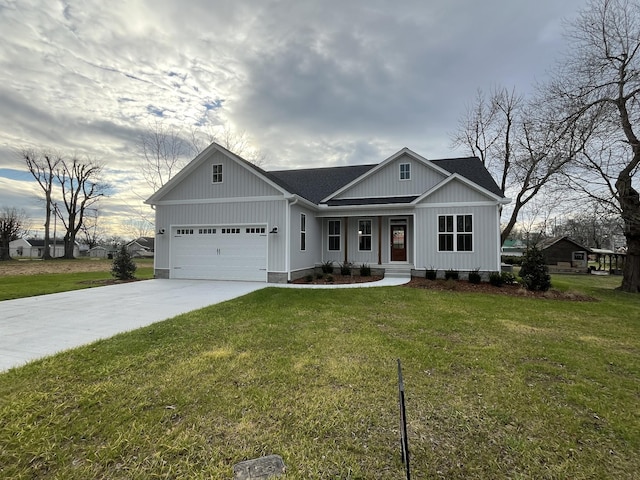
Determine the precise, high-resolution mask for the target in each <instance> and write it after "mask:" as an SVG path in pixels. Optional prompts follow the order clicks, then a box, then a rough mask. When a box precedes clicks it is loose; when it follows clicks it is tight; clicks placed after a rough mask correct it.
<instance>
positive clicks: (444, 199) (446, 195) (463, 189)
mask: <svg viewBox="0 0 640 480" xmlns="http://www.w3.org/2000/svg"><path fill="white" fill-rule="evenodd" d="M488 200H489V199H488V197H487V196H486V195H484V194H482V193H480V192H479V191H477V190H473V189H472V188H470V187H468V186H467V185H465V184H464V183H462V182H460V181H459V180H452V181H451V182H449V183H447V184H446V185H445V186H443V187H442V188H439V189H438V190H437V191H435V192H433V193H432V194H431V195H429V197H428V201H429V203H472V202H487V201H488Z"/></svg>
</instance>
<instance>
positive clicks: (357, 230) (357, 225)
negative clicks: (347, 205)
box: [356, 217, 373, 252]
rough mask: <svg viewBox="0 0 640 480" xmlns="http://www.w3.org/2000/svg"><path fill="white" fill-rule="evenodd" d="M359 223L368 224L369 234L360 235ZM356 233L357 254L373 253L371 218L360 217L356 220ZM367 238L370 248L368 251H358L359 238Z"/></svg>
mask: <svg viewBox="0 0 640 480" xmlns="http://www.w3.org/2000/svg"><path fill="white" fill-rule="evenodd" d="M360 222H369V230H370V232H369V233H368V234H365V235H363V234H361V233H360ZM356 227H357V228H356V233H357V237H358V252H373V218H371V217H361V218H358V223H357V224H356ZM361 236H362V237H369V239H370V247H369V250H361V249H360V237H361Z"/></svg>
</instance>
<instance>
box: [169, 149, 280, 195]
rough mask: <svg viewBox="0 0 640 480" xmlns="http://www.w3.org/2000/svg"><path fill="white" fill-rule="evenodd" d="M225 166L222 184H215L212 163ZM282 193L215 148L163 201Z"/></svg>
mask: <svg viewBox="0 0 640 480" xmlns="http://www.w3.org/2000/svg"><path fill="white" fill-rule="evenodd" d="M214 164H221V165H222V183H212V166H213V165H214ZM270 195H281V193H280V192H279V191H278V190H276V189H275V188H274V187H272V186H271V185H269V184H267V183H265V182H264V181H263V180H262V179H260V178H258V177H257V176H256V175H255V174H254V173H253V172H250V171H249V170H247V169H246V168H245V167H243V166H242V165H239V164H238V163H236V162H235V161H234V160H231V159H230V158H229V157H227V156H226V155H224V154H222V153H220V152H218V151H215V152H214V153H213V154H212V155H211V157H210V158H208V159H206V160H205V161H203V162H202V164H201V165H200V166H199V167H198V168H196V170H194V171H193V172H191V174H190V175H189V176H187V177H186V178H184V179H183V180H182V181H181V182H179V183H178V184H177V185H176V186H175V187H174V188H173V189H172V190H171V191H169V192H167V193H166V195H165V196H164V197H163V198H162V200H163V201H171V200H183V199H205V198H237V197H256V196H270Z"/></svg>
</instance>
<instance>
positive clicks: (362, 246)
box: [358, 220, 371, 252]
mask: <svg viewBox="0 0 640 480" xmlns="http://www.w3.org/2000/svg"><path fill="white" fill-rule="evenodd" d="M358 250H360V251H361V252H370V251H371V220H358Z"/></svg>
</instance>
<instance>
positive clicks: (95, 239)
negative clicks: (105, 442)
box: [79, 208, 105, 248]
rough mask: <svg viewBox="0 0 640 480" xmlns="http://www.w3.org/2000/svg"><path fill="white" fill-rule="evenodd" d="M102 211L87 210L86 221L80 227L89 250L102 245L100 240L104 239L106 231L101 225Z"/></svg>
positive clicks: (95, 209)
mask: <svg viewBox="0 0 640 480" xmlns="http://www.w3.org/2000/svg"><path fill="white" fill-rule="evenodd" d="M99 220H100V210H99V209H97V208H86V209H85V215H84V220H83V222H82V225H81V226H80V231H79V233H80V234H81V235H82V239H83V240H84V242H85V243H86V244H87V246H88V247H89V248H93V247H95V246H97V245H99V244H100V240H101V239H102V238H103V237H104V235H105V231H104V229H103V228H102V225H101V224H100V221H99Z"/></svg>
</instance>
